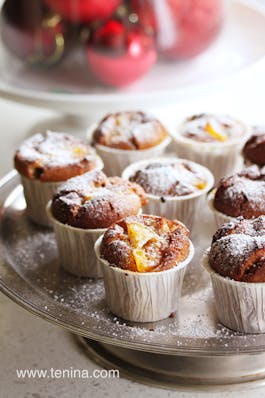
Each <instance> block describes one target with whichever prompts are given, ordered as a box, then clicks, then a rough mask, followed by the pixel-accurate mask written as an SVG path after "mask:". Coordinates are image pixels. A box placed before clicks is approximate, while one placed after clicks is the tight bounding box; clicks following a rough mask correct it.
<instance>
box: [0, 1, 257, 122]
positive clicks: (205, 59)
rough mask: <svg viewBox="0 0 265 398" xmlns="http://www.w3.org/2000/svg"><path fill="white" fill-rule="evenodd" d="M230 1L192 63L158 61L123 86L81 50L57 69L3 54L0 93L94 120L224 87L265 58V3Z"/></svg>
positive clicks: (0, 67)
mask: <svg viewBox="0 0 265 398" xmlns="http://www.w3.org/2000/svg"><path fill="white" fill-rule="evenodd" d="M228 3H229V12H228V13H227V14H228V16H227V21H226V23H225V26H224V29H223V31H222V33H221V34H220V36H219V38H218V39H217V41H216V42H215V43H214V44H213V45H212V46H211V47H210V48H209V49H208V50H207V51H206V52H205V53H203V54H202V55H201V56H200V57H198V58H196V59H194V60H192V61H188V62H163V61H162V60H160V61H159V62H158V63H157V64H156V65H155V66H154V68H153V69H152V70H151V72H150V73H149V74H147V75H146V76H145V77H144V78H143V79H141V80H139V81H138V82H136V83H134V84H132V85H130V86H129V87H126V88H124V89H120V90H118V89H115V88H110V87H106V86H103V85H100V84H99V83H98V82H96V81H95V79H93V78H91V77H89V74H88V73H87V71H86V69H84V68H83V66H82V65H83V63H84V62H85V60H83V59H82V54H81V55H80V53H79V52H78V51H77V53H76V54H73V57H69V58H68V59H67V62H64V63H62V64H61V66H59V67H58V68H50V69H46V70H41V71H39V70H38V69H30V68H27V67H26V66H24V65H21V66H20V67H17V65H16V64H17V63H16V62H14V60H10V62H9V61H8V58H7V57H4V56H1V57H0V72H1V73H0V94H1V96H3V97H5V98H8V99H11V100H14V101H17V102H22V103H23V104H30V105H34V106H39V107H46V108H48V109H52V110H58V111H62V112H65V113H70V114H82V115H86V117H90V119H93V116H94V114H98V113H99V112H100V113H101V114H102V115H103V114H104V113H106V112H110V111H111V112H113V111H115V110H117V111H118V110H123V109H131V108H134V109H135V108H137V109H141V108H146V107H149V108H157V107H158V108H161V104H163V105H167V104H170V103H172V102H176V101H179V100H180V101H183V99H184V98H187V99H189V98H194V96H196V95H197V94H201V93H202V91H205V90H207V89H209V88H213V87H218V86H220V87H221V88H223V85H224V82H225V81H229V82H230V81H231V79H235V78H236V77H238V76H240V75H241V73H240V72H246V71H249V70H250V71H251V72H253V70H252V68H253V67H254V66H256V65H259V64H260V62H263V61H264V56H265V41H264V36H265V11H264V7H262V6H261V5H259V3H258V2H257V1H255V0H251V1H249V0H232V1H228ZM0 50H1V49H0ZM80 58H81V59H80ZM79 65H81V67H80V66H79ZM79 69H80V70H79ZM245 78H246V76H245ZM94 119H95V117H94Z"/></svg>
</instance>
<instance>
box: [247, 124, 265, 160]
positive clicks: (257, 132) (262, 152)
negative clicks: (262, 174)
mask: <svg viewBox="0 0 265 398" xmlns="http://www.w3.org/2000/svg"><path fill="white" fill-rule="evenodd" d="M243 156H244V158H245V161H246V162H251V163H254V164H257V165H258V166H260V167H262V166H265V126H263V127H262V126H258V127H253V128H252V134H251V137H250V138H249V139H248V140H247V142H246V144H245V146H244V148H243Z"/></svg>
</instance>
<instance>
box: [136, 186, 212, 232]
mask: <svg viewBox="0 0 265 398" xmlns="http://www.w3.org/2000/svg"><path fill="white" fill-rule="evenodd" d="M147 199H148V203H147V205H146V206H144V208H143V209H144V213H145V214H153V215H156V216H161V217H166V218H168V219H169V220H174V219H177V220H179V221H181V222H182V223H183V224H184V225H186V227H187V228H188V229H189V230H190V231H192V230H193V228H194V224H195V221H196V218H197V216H198V214H199V213H200V210H201V209H202V207H203V205H204V203H205V201H206V194H205V195H202V196H197V197H194V198H190V199H185V200H177V201H174V200H170V201H167V200H166V199H164V200H163V202H162V201H161V200H160V199H159V198H153V197H151V196H150V197H149V195H147Z"/></svg>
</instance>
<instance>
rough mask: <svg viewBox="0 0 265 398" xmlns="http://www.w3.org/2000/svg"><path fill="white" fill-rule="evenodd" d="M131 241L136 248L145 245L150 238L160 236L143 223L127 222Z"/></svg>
mask: <svg viewBox="0 0 265 398" xmlns="http://www.w3.org/2000/svg"><path fill="white" fill-rule="evenodd" d="M127 230H128V237H129V240H130V243H131V245H132V246H133V247H135V248H141V247H143V246H144V245H145V244H146V243H147V242H148V241H149V240H150V239H159V236H157V234H156V233H155V232H153V231H152V230H151V229H150V228H148V227H146V226H145V225H143V224H140V223H137V222H132V223H130V224H127Z"/></svg>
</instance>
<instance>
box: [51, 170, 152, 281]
mask: <svg viewBox="0 0 265 398" xmlns="http://www.w3.org/2000/svg"><path fill="white" fill-rule="evenodd" d="M145 201H146V199H145V193H144V190H143V189H142V188H141V187H140V186H138V185H137V184H132V183H129V182H128V181H124V180H122V179H121V178H120V177H113V178H108V177H107V176H106V175H105V174H104V173H103V172H102V171H100V170H95V171H94V173H91V172H89V173H85V174H83V175H81V176H77V177H74V178H71V179H69V180H68V181H67V182H66V183H65V184H63V185H61V187H60V189H59V190H58V191H57V193H56V194H55V195H54V196H53V198H52V200H51V201H50V202H49V204H48V205H47V215H48V217H49V219H50V221H51V222H52V225H53V227H54V230H55V237H56V241H57V246H58V252H59V259H60V263H61V265H62V267H63V268H64V269H65V270H67V271H69V272H70V273H72V274H74V275H77V276H83V277H91V278H94V277H100V276H101V269H100V267H99V266H98V261H97V259H96V257H95V253H94V243H95V241H96V240H97V238H98V237H99V236H100V235H102V233H103V232H105V230H106V228H107V227H109V226H110V225H112V224H113V223H114V222H117V221H118V220H120V219H121V218H123V217H126V216H130V215H134V216H135V217H136V216H137V215H139V214H140V213H141V211H142V205H143V204H144V203H145Z"/></svg>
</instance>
